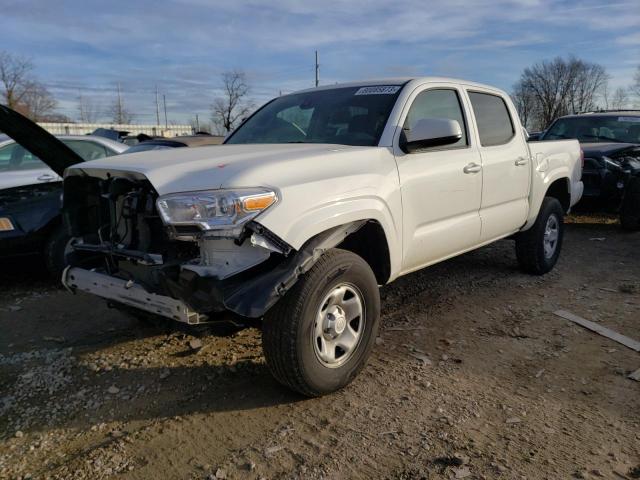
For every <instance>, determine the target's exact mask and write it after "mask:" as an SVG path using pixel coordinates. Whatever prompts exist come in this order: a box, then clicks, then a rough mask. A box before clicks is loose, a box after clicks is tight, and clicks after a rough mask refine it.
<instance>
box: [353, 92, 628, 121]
mask: <svg viewBox="0 0 640 480" xmlns="http://www.w3.org/2000/svg"><path fill="white" fill-rule="evenodd" d="M356 95H357V93H356ZM618 121H619V122H631V123H640V117H618Z"/></svg>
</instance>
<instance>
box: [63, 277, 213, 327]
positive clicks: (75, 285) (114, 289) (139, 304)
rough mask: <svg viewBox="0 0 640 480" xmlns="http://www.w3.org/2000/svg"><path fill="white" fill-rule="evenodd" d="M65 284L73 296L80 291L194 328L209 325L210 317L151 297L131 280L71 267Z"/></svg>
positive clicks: (167, 299)
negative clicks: (202, 324) (205, 323)
mask: <svg viewBox="0 0 640 480" xmlns="http://www.w3.org/2000/svg"><path fill="white" fill-rule="evenodd" d="M62 284H63V285H64V286H65V287H66V288H67V289H69V290H71V291H72V292H75V291H77V290H80V291H83V292H87V293H91V294H93V295H97V296H99V297H102V298H105V299H107V300H111V301H113V302H118V303H121V304H124V305H128V306H130V307H135V308H137V309H140V310H144V311H145V312H149V313H153V314H156V315H161V316H163V317H167V318H170V319H172V320H177V321H179V322H183V323H188V324H190V325H194V324H198V323H203V322H206V321H207V316H206V315H202V314H199V313H198V312H195V311H193V310H191V309H190V308H189V307H188V306H187V305H186V304H185V303H184V302H182V301H181V300H176V299H175V298H171V297H167V296H164V295H157V294H155V293H149V292H147V291H146V290H145V289H144V288H143V287H142V286H140V285H138V284H136V283H135V282H133V281H131V280H129V281H126V280H122V279H119V278H115V277H112V276H110V275H105V274H103V273H98V272H93V271H91V270H85V269H83V268H75V267H68V268H66V269H65V271H64V273H63V274H62Z"/></svg>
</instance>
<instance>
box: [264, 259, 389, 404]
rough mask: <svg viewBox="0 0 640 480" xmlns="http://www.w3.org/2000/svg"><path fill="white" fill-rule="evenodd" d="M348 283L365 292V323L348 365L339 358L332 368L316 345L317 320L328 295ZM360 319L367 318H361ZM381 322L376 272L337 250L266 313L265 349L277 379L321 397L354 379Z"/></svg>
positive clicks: (363, 299)
mask: <svg viewBox="0 0 640 480" xmlns="http://www.w3.org/2000/svg"><path fill="white" fill-rule="evenodd" d="M345 285H346V286H347V288H351V287H353V289H352V290H351V291H352V292H353V291H357V292H358V293H359V294H360V295H359V296H358V298H359V299H360V300H361V303H360V305H361V306H362V305H364V307H363V308H362V310H363V311H364V313H363V315H362V317H363V318H364V323H363V326H362V327H361V328H362V332H361V333H360V334H359V335H360V336H359V340H358V342H357V343H356V346H355V347H354V348H353V349H352V351H351V353H349V354H348V356H347V357H344V363H339V362H340V360H337V362H338V363H336V364H334V365H332V366H331V367H329V366H327V365H326V364H325V363H323V362H322V360H321V359H320V358H319V356H318V354H317V353H316V352H317V349H316V347H315V345H314V344H315V343H317V342H318V341H319V340H318V338H314V337H315V335H317V330H316V325H317V318H318V316H319V314H320V313H321V309H323V308H325V307H326V305H327V304H328V303H325V304H324V305H321V303H323V301H324V300H325V298H326V297H327V295H329V294H331V293H332V292H334V291H335V289H336V288H337V287H342V286H345ZM345 298H346V296H345ZM362 310H361V311H362ZM323 318H324V317H323ZM356 318H357V317H356ZM359 321H362V319H360V320H356V322H359ZM379 323H380V292H379V290H378V283H377V281H376V277H375V275H374V274H373V272H372V271H371V268H370V267H369V265H368V264H367V263H366V262H365V261H364V260H363V259H362V258H360V257H359V256H358V255H355V254H354V253H351V252H348V251H346V250H340V249H332V250H329V251H327V252H325V253H324V255H323V256H322V257H321V258H320V259H319V260H318V261H317V263H316V264H315V265H314V266H313V267H312V268H311V269H310V270H309V271H308V272H307V273H306V274H305V275H303V276H302V277H301V278H300V279H299V280H298V282H297V284H296V285H295V286H294V287H293V288H292V289H291V290H290V291H289V292H288V293H287V294H286V295H285V297H284V298H283V299H281V300H280V301H279V302H278V303H277V304H276V305H275V306H274V307H273V308H271V310H269V312H267V314H266V316H265V319H264V324H263V329H262V348H263V350H264V355H265V358H266V360H267V365H268V366H269V369H270V370H271V373H272V374H273V376H274V377H275V378H276V380H278V381H279V382H280V383H282V384H283V385H285V386H287V387H289V388H291V389H292V390H295V391H296V392H299V393H301V394H303V395H306V396H309V397H316V396H320V395H325V394H327V393H331V392H334V391H336V390H339V389H341V388H342V387H344V386H345V385H347V384H348V383H350V382H351V381H352V380H353V379H354V378H355V376H356V375H357V374H358V373H359V372H360V370H361V369H362V368H363V367H364V365H365V363H366V361H367V358H368V357H369V354H370V353H371V349H372V347H373V344H374V342H375V338H376V335H377V332H378V325H379ZM347 324H349V325H350V323H349V321H347ZM356 325H358V324H357V323H356ZM342 328H343V330H344V328H345V327H344V326H343V327H342ZM318 348H320V347H318ZM336 351H339V347H338V350H334V353H335V352H336Z"/></svg>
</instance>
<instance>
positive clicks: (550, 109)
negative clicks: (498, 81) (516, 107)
mask: <svg viewBox="0 0 640 480" xmlns="http://www.w3.org/2000/svg"><path fill="white" fill-rule="evenodd" d="M606 83H607V74H606V71H605V69H604V67H602V66H601V65H598V64H594V63H589V62H585V61H584V60H580V59H578V58H575V57H569V58H568V59H566V60H565V59H563V58H561V57H557V58H555V59H553V60H544V61H542V62H540V63H536V64H535V65H533V66H531V67H529V68H525V70H524V72H523V73H522V75H521V76H520V80H519V81H518V83H517V84H516V87H515V89H514V90H515V91H521V92H526V94H527V95H530V96H531V99H532V100H531V101H532V102H533V107H532V108H531V110H530V111H534V112H535V115H534V118H532V119H529V118H527V120H528V121H529V123H530V125H531V126H532V128H535V129H542V128H545V127H546V126H548V125H549V124H550V123H551V122H552V121H553V120H555V119H556V118H557V117H560V116H562V115H566V114H568V113H576V112H580V111H585V110H592V109H594V108H595V107H596V100H597V98H598V96H599V95H600V94H601V92H602V91H603V89H604V88H605V86H606Z"/></svg>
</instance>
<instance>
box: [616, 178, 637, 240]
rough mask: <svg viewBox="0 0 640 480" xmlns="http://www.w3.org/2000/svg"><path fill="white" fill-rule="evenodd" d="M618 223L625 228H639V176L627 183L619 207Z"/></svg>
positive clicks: (634, 229) (632, 229) (635, 229)
mask: <svg viewBox="0 0 640 480" xmlns="http://www.w3.org/2000/svg"><path fill="white" fill-rule="evenodd" d="M620 224H621V225H622V228H624V229H625V230H629V231H638V230H640V177H635V178H633V179H632V180H631V181H630V182H629V183H628V184H627V188H626V189H625V193H624V199H623V201H622V207H620Z"/></svg>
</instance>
